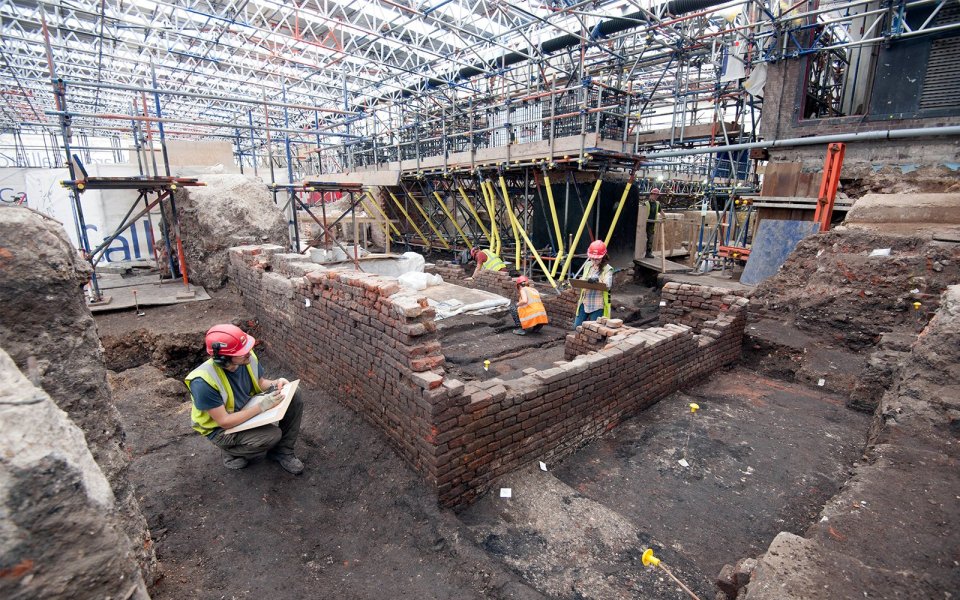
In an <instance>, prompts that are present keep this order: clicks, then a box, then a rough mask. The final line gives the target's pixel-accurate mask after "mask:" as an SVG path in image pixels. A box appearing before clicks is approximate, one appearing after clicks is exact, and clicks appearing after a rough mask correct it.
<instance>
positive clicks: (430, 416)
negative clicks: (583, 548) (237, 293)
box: [230, 246, 747, 507]
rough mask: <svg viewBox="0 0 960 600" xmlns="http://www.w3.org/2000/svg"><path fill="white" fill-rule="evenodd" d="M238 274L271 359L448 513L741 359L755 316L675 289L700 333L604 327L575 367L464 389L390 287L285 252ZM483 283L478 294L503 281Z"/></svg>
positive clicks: (574, 341) (262, 252) (416, 305)
mask: <svg viewBox="0 0 960 600" xmlns="http://www.w3.org/2000/svg"><path fill="white" fill-rule="evenodd" d="M230 263H231V266H230V270H231V277H232V278H233V280H234V282H235V283H237V285H238V287H239V288H240V290H241V291H242V293H243V297H244V303H245V304H246V305H247V307H248V308H249V309H250V310H252V311H254V312H255V313H256V314H257V316H258V318H259V319H260V323H261V327H262V332H263V338H264V340H265V341H266V342H267V343H269V347H270V350H271V352H272V353H273V354H274V355H275V356H277V357H278V358H279V359H280V360H283V361H285V362H286V363H288V364H289V366H290V367H291V368H292V369H293V370H294V371H296V372H297V374H298V376H299V377H300V378H301V379H303V380H304V381H305V383H306V384H307V385H312V386H316V387H318V388H320V389H323V390H324V391H325V392H327V393H329V394H331V395H333V396H334V397H336V398H338V399H339V400H340V401H342V402H343V403H344V404H346V405H347V406H350V407H351V408H353V409H354V410H356V411H357V412H358V413H360V414H361V415H363V416H364V417H365V418H366V419H367V420H369V421H370V422H371V423H373V424H374V425H376V426H377V427H378V428H379V429H380V430H381V431H382V432H383V433H384V435H386V436H387V438H388V439H389V440H390V441H391V443H392V444H393V445H394V446H395V447H396V448H397V450H398V451H399V453H400V454H401V456H403V457H404V458H405V459H406V460H407V462H408V463H410V464H411V465H412V466H413V467H414V468H415V469H416V470H417V471H418V472H420V473H421V474H423V476H424V477H425V479H426V481H427V483H428V485H429V486H431V488H432V489H433V490H434V491H435V493H436V494H437V498H438V501H439V502H440V503H441V504H443V505H444V506H450V507H460V506H465V505H467V504H469V503H470V502H472V501H473V500H474V499H475V498H476V497H477V496H478V495H479V494H482V493H483V492H484V491H485V490H486V488H487V487H488V486H489V484H490V483H491V482H492V481H493V480H494V479H495V478H497V477H499V476H500V475H503V474H505V473H507V472H510V471H512V470H514V469H516V468H518V467H520V466H522V465H524V464H526V463H528V462H530V461H532V460H537V459H539V460H556V459H559V458H561V457H563V456H565V455H567V454H569V453H570V452H572V451H574V450H575V449H576V448H578V447H580V446H582V445H583V444H586V443H587V442H589V441H590V440H592V439H593V438H595V437H597V436H599V435H600V434H602V433H603V432H604V431H607V430H608V429H610V428H612V427H613V426H615V425H616V424H617V423H619V422H620V421H621V420H623V419H624V418H626V417H628V416H630V415H633V414H635V413H637V412H638V411H640V410H643V409H644V408H646V407H647V406H649V405H651V404H652V403H654V402H656V401H657V400H659V399H660V398H662V397H664V396H666V395H667V394H669V393H671V392H673V391H675V390H676V389H678V388H679V387H680V386H682V385H684V384H685V383H687V382H689V381H691V380H695V379H699V378H701V377H703V376H704V375H706V374H707V373H709V372H710V371H712V370H713V369H715V368H717V367H719V366H721V365H724V364H726V363H729V362H730V361H733V360H735V359H736V358H737V357H738V356H739V354H740V343H741V338H742V334H743V326H744V315H745V308H746V305H747V301H746V300H745V299H743V298H738V297H734V296H730V295H729V294H728V293H726V292H724V291H723V290H710V291H709V292H703V291H701V290H700V288H698V287H696V286H679V285H677V284H668V286H667V288H665V291H666V293H667V298H669V300H668V306H667V307H666V308H667V309H668V310H673V309H677V310H679V311H680V312H681V313H682V314H683V318H686V319H687V320H688V321H691V322H695V325H696V327H698V328H699V331H700V332H701V333H702V334H698V333H697V331H696V330H695V329H694V327H693V326H688V325H678V324H672V323H671V324H666V325H664V326H662V327H655V328H651V329H644V330H640V329H635V328H632V327H626V326H624V325H622V323H620V322H619V321H617V320H605V321H604V322H602V323H601V322H597V323H591V324H588V325H584V326H582V327H580V328H579V329H578V331H577V332H576V333H574V334H571V336H569V337H568V345H570V347H571V348H583V349H584V351H585V352H587V353H586V354H583V353H579V355H576V356H575V357H574V358H573V360H569V361H561V362H558V363H556V366H555V367H554V368H551V369H547V370H544V371H537V370H535V369H530V370H528V371H525V372H524V376H522V377H520V378H518V379H512V380H509V381H503V380H501V379H499V378H495V379H490V380H486V381H482V382H468V383H462V382H460V381H457V380H455V379H452V378H450V377H447V376H446V374H445V373H444V370H443V361H444V359H443V355H442V349H441V346H440V342H439V339H438V337H437V334H436V326H435V324H434V311H433V310H432V309H431V308H428V307H427V306H426V301H425V300H422V299H418V298H417V297H416V295H415V293H414V295H410V294H407V293H405V292H401V291H400V289H399V288H398V286H397V285H396V283H395V280H393V279H392V278H388V277H379V276H375V275H367V274H363V273H358V272H354V271H336V270H326V269H324V268H323V267H321V266H320V265H314V264H312V263H309V262H306V261H304V259H303V257H301V256H299V255H284V254H281V249H280V248H279V247H276V246H273V247H267V246H246V247H241V248H234V249H232V250H231V255H230ZM441 268H442V267H441ZM437 272H442V271H439V270H438V271H437ZM490 275H494V276H497V274H490ZM501 277H504V278H506V276H501ZM488 279H489V278H488V277H481V278H480V279H479V280H478V282H477V283H478V285H477V286H478V287H479V286H480V285H494V284H495V283H496V282H495V281H494V280H489V281H488ZM506 280H507V281H508V282H509V278H506ZM681 288H684V289H681ZM485 289H488V288H485ZM698 292H699V296H698V295H697V294H698ZM705 293H706V294H707V297H704V294H705ZM728 296H729V297H730V299H731V301H730V302H729V303H728V302H723V299H724V298H727V297H728ZM704 300H706V303H705V302H704ZM308 301H309V302H308ZM673 304H677V305H679V306H677V307H674V306H672V305H673ZM705 305H706V306H705ZM711 307H715V309H716V312H715V313H713V314H709V311H710V309H711ZM685 308H689V309H690V310H689V311H685V310H682V309H685ZM671 314H673V313H671ZM694 315H696V316H694ZM594 349H595V350H594Z"/></svg>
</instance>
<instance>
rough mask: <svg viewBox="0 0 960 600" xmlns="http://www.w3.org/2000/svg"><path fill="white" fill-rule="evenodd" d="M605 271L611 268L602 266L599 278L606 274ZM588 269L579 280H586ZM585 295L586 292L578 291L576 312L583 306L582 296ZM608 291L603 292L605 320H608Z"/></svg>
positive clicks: (611, 268) (609, 311)
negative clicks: (578, 297)
mask: <svg viewBox="0 0 960 600" xmlns="http://www.w3.org/2000/svg"><path fill="white" fill-rule="evenodd" d="M607 269H610V270H613V267H611V266H610V265H604V267H603V270H602V271H601V272H600V276H601V277H603V275H604V274H606V272H607ZM588 272H589V269H588V270H587V271H585V272H584V273H583V276H582V277H580V279H586V278H587V273H588ZM585 293H586V290H580V299H579V300H577V310H580V305H581V304H583V295H584V294H585ZM610 308H611V307H610V290H604V291H603V316H604V317H606V318H607V319H609V318H610V313H611V310H610Z"/></svg>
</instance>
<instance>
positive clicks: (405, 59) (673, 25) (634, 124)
mask: <svg viewBox="0 0 960 600" xmlns="http://www.w3.org/2000/svg"><path fill="white" fill-rule="evenodd" d="M955 4H956V3H955V2H949V1H947V0H853V1H848V2H829V1H825V0H799V1H791V2H788V1H783V0H733V1H728V2H720V1H717V0H670V1H667V2H663V1H661V0H655V1H653V2H651V1H649V0H590V1H583V2H576V1H574V0H548V1H547V2H533V1H521V2H509V3H508V2H503V1H501V0H470V1H468V0H435V1H432V2H431V1H427V2H420V3H415V2H408V1H406V0H351V1H350V2H347V1H346V0H301V1H297V2H293V3H287V2H280V1H279V0H254V1H250V0H183V1H180V2H169V1H164V0H139V1H137V2H121V1H120V0H105V1H103V2H92V1H90V2H75V3H69V4H68V3H63V2H60V1H59V0H38V1H36V2H30V3H24V2H18V1H16V0H0V14H2V15H3V19H2V20H0V60H2V62H3V64H4V69H3V73H2V75H0V92H2V93H0V131H2V134H0V167H2V166H8V167H59V166H69V164H70V161H69V160H68V158H69V157H70V156H71V153H72V152H77V153H78V154H79V155H81V156H83V157H84V158H85V159H86V160H87V161H88V162H89V161H93V160H95V156H96V155H97V153H100V155H101V156H106V157H110V158H114V159H119V158H122V149H125V148H129V147H131V146H136V148H137V157H138V160H141V158H140V156H141V150H143V148H144V146H147V147H149V148H150V149H151V150H152V149H153V148H155V147H156V142H155V141H154V140H152V139H149V140H146V141H145V142H144V141H143V140H142V138H143V137H144V135H143V134H144V132H145V133H146V134H148V136H147V137H150V136H152V132H153V131H154V130H155V129H163V130H164V133H165V136H166V137H167V138H169V139H188V140H203V139H220V140H229V141H230V142H231V144H232V145H233V149H234V156H235V158H236V160H237V162H238V163H239V165H240V167H241V169H249V170H251V171H252V172H253V173H254V174H257V175H260V174H261V173H262V176H263V177H264V178H265V179H266V178H267V175H266V173H267V171H269V185H271V186H273V188H272V189H274V190H277V189H279V188H278V187H277V186H287V187H286V188H284V191H285V192H286V194H287V196H288V198H287V203H288V204H289V205H290V206H298V205H299V203H298V201H297V199H296V198H297V195H296V194H297V191H298V190H302V189H303V185H304V184H303V182H305V181H327V180H328V179H329V178H330V177H331V176H335V175H340V174H344V173H346V174H348V175H346V177H348V179H346V180H347V181H363V180H364V176H365V175H368V174H371V173H377V174H384V173H385V174H393V175H395V179H396V181H395V183H393V184H392V185H381V184H378V185H375V186H374V185H371V186H368V190H369V191H370V192H373V193H364V194H359V193H358V194H357V195H359V196H361V197H364V198H365V202H371V201H372V202H371V203H372V204H375V205H376V208H374V207H373V206H370V207H369V208H370V210H371V211H373V210H382V211H384V213H385V215H384V216H385V218H388V219H390V220H392V221H394V222H398V223H399V226H393V227H388V228H387V231H388V234H389V235H390V237H391V239H392V240H393V241H394V242H395V243H399V244H401V245H404V246H409V247H420V248H427V249H443V250H445V251H446V250H449V251H455V252H460V251H463V250H465V249H467V250H468V249H470V248H471V247H473V246H476V245H481V244H491V243H494V242H497V241H500V242H503V243H505V244H506V247H507V249H508V250H509V251H513V252H514V253H515V254H517V255H518V256H519V251H518V248H519V247H521V246H522V247H523V248H524V253H525V255H527V258H529V256H532V255H537V254H538V253H539V252H540V251H542V252H543V255H544V256H545V257H546V258H548V259H551V258H552V259H554V260H556V261H558V262H559V259H560V258H561V257H562V256H563V254H564V252H563V250H564V247H566V249H567V250H568V251H569V250H570V247H569V246H570V242H571V241H572V240H571V239H570V237H571V236H572V234H573V233H574V231H578V230H586V231H587V236H588V237H589V238H590V239H599V238H602V237H603V235H602V234H606V233H612V232H600V231H599V227H600V225H601V223H600V218H599V216H598V215H599V213H598V215H584V221H583V223H579V222H576V221H577V220H576V219H567V218H564V217H563V215H564V214H566V213H567V212H571V211H570V207H571V206H573V205H575V204H576V203H579V204H580V205H581V207H578V208H583V209H586V208H588V206H589V205H591V203H589V202H588V203H585V199H583V198H578V197H576V194H578V193H580V189H581V187H583V186H584V185H586V186H587V187H589V186H590V185H592V184H593V182H596V181H604V180H606V181H618V182H620V183H623V182H625V181H627V180H629V182H630V185H632V186H634V192H635V193H637V192H639V194H641V195H643V194H644V193H646V192H647V191H648V190H649V189H651V188H652V187H660V188H661V189H663V190H665V191H666V192H668V193H667V194H666V197H667V199H668V200H669V202H668V206H669V207H673V208H694V207H696V208H701V209H703V210H713V211H718V212H719V211H721V210H724V208H725V207H727V206H728V205H732V206H737V204H736V202H735V199H736V197H737V196H738V195H739V194H742V193H750V192H756V191H757V187H758V177H757V171H756V167H757V164H758V160H757V159H756V158H751V156H750V154H749V152H748V151H747V150H745V149H739V150H735V149H727V148H728V147H731V146H732V147H737V146H743V145H745V144H751V143H757V142H758V141H759V131H760V123H761V119H762V118H763V114H764V110H763V109H764V107H763V82H764V77H765V74H766V70H767V65H769V64H772V63H778V62H782V61H790V60H796V59H800V58H803V57H808V58H807V61H806V62H805V63H804V64H805V68H807V70H808V75H807V76H806V82H807V85H806V89H805V90H804V108H803V111H804V116H805V117H831V116H839V115H848V114H855V112H854V111H855V108H853V107H854V106H855V105H856V102H857V98H858V97H861V96H862V95H863V89H864V88H863V85H864V84H863V82H862V80H861V79H862V78H860V77H859V75H858V69H859V64H860V62H862V61H865V60H867V58H866V57H867V55H868V54H869V53H871V52H874V51H875V50H876V49H877V48H880V47H884V46H889V45H891V44H897V43H901V42H903V41H904V40H910V39H913V38H917V37H919V36H929V35H943V34H946V33H950V32H954V31H956V30H958V28H960V13H958V11H957V9H956V7H955V6H954V5H955ZM45 39H46V42H45ZM45 46H46V47H45ZM54 64H56V65H58V68H59V73H62V75H61V76H60V77H55V75H54V70H53V65H54ZM858 86H859V87H858ZM51 88H53V89H54V90H56V89H61V90H63V95H62V97H60V98H58V97H57V95H56V93H53V94H51ZM148 97H150V98H153V99H155V102H154V103H152V104H153V106H150V105H149V104H148V102H147V101H146V100H147V98H148ZM937 101H938V100H937V99H936V98H934V99H932V100H930V102H933V103H934V104H936V102H937ZM67 106H69V109H67V108H66V107H67ZM61 130H68V131H69V134H68V135H61ZM138 137H139V138H140V139H141V142H142V143H141V142H135V141H134V140H137V139H138ZM138 144H139V145H138ZM678 150H679V151H681V152H679V153H678V152H677V151H678ZM143 154H144V156H143V159H142V160H143V161H147V160H149V159H148V157H147V154H148V153H147V152H145V151H144V152H143ZM149 154H152V152H150V153H149ZM145 166H146V165H144V164H143V163H141V170H143V168H144V167H145ZM147 168H149V167H147ZM154 171H156V168H155V167H154ZM549 180H552V181H553V182H554V188H556V186H557V182H561V183H560V185H561V187H562V188H563V190H564V191H563V193H562V197H560V198H553V193H552V191H553V190H551V187H550V185H545V181H549ZM571 181H573V182H574V185H570V183H569V182H571ZM578 184H580V185H578ZM298 186H299V187H298ZM598 189H599V188H598ZM547 196H550V198H549V199H548V198H547ZM548 200H549V202H548ZM624 202H626V196H624V199H623V200H621V202H620V204H621V206H618V209H613V208H610V207H607V208H608V210H609V211H612V210H617V215H618V217H619V215H620V210H622V208H623V207H622V204H623V203H624ZM731 203H732V204H731ZM596 210H597V211H599V210H600V207H599V206H597V208H596ZM572 212H579V211H578V210H574V211H572ZM588 212H589V211H588ZM295 213H296V211H294V216H293V217H292V218H293V219H296V214H295ZM591 219H593V222H592V223H591ZM544 220H545V222H546V223H548V226H547V227H545V228H544V229H545V234H544V235H540V236H539V237H538V239H536V240H528V241H531V242H533V243H530V244H528V243H526V242H525V241H524V240H523V239H522V238H523V235H520V232H519V231H518V232H517V234H516V235H514V234H513V231H514V229H515V228H518V229H520V230H522V231H524V232H527V233H530V234H531V235H532V231H531V227H532V223H533V222H535V221H540V222H541V223H542V222H544ZM554 224H556V225H557V227H554V226H553V225H554ZM494 226H496V227H497V233H495V232H494V231H493V229H494ZM594 229H597V231H594ZM505 230H507V231H510V232H511V234H510V235H509V236H506V237H493V239H491V236H496V235H497V234H498V233H503V232H504V231H505ZM294 231H296V229H295V228H294ZM577 237H580V235H579V234H578V235H577ZM607 237H609V235H608V236H607ZM584 239H586V238H584ZM294 242H295V243H296V247H297V248H299V246H300V244H299V240H294ZM573 251H574V252H576V247H574V248H573ZM539 258H540V257H539V256H537V260H539ZM517 262H518V263H519V262H523V261H521V259H517ZM517 267H518V268H520V267H521V265H519V264H518V265H517ZM548 270H553V269H552V268H550V269H548Z"/></svg>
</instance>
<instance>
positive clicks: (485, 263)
mask: <svg viewBox="0 0 960 600" xmlns="http://www.w3.org/2000/svg"><path fill="white" fill-rule="evenodd" d="M470 258H472V259H473V260H475V261H477V267H476V268H475V269H474V270H473V274H472V275H470V277H467V279H473V278H475V277H476V276H477V275H479V274H480V271H483V270H487V271H506V270H507V263H505V262H503V259H501V258H500V257H499V256H497V253H496V252H494V251H493V250H491V249H490V248H484V249H483V250H481V249H480V248H473V249H471V250H470Z"/></svg>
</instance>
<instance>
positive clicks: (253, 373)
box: [183, 352, 263, 435]
mask: <svg viewBox="0 0 960 600" xmlns="http://www.w3.org/2000/svg"><path fill="white" fill-rule="evenodd" d="M259 364H260V361H259V360H258V359H257V355H256V354H255V353H253V352H251V353H250V364H248V365H247V372H248V373H249V374H250V381H251V382H253V393H254V394H259V393H260V392H262V391H263V390H261V389H260V384H259V383H257V379H258V377H257V373H258V372H259V370H260V369H259V368H258V367H259ZM194 379H202V380H203V381H204V382H205V383H206V384H207V385H209V386H210V387H212V388H213V389H215V390H217V391H218V392H220V397H221V398H223V405H224V407H225V408H226V409H227V412H228V413H232V412H233V407H234V406H235V405H236V403H235V402H234V398H233V388H232V387H231V386H230V381H229V380H227V374H226V372H224V370H223V369H222V368H220V367H219V366H217V364H216V363H215V362H213V359H212V358H211V359H209V360H207V361H206V362H205V363H203V364H202V365H200V366H199V367H197V368H196V369H194V370H192V371H190V374H189V375H187V377H186V379H184V380H183V381H184V383H186V384H187V389H190V382H191V381H193V380H194ZM192 406H193V410H191V411H190V419H191V420H192V421H193V429H194V431H196V432H198V433H200V434H201V435H209V434H210V433H211V432H212V431H213V430H214V429H216V428H218V427H220V426H219V425H217V422H216V421H215V420H214V419H213V417H211V416H210V413H209V412H207V411H205V410H200V409H199V408H197V405H196V404H193V405H192Z"/></svg>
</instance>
